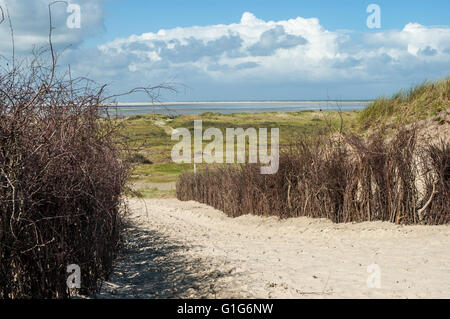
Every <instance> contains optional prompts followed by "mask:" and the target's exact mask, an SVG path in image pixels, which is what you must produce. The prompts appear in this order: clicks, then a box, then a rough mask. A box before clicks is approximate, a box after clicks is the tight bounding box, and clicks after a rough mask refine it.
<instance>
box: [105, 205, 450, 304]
mask: <svg viewBox="0 0 450 319" xmlns="http://www.w3.org/2000/svg"><path fill="white" fill-rule="evenodd" d="M130 207H131V214H130V224H129V227H128V229H127V236H126V237H127V243H126V250H125V252H124V254H123V255H122V256H121V257H120V258H119V259H118V262H117V265H116V270H115V272H114V274H113V276H112V278H111V280H110V282H108V283H105V285H104V287H103V290H102V293H101V295H100V297H103V298H114V297H130V298H201V297H206V298H237V297H244V298H246V297H249V298H450V248H449V247H450V227H449V226H398V225H394V224H390V223H384V222H366V223H360V224H333V223H331V222H330V221H328V220H323V219H310V218H295V219H289V220H281V221H280V220H278V219H277V218H274V217H270V218H263V217H256V216H242V217H239V218H235V219H231V218H228V217H226V216H225V215H224V214H223V213H222V212H220V211H217V210H215V209H213V208H211V207H209V206H206V205H203V204H199V203H197V202H193V201H190V202H181V201H178V200H176V199H151V200H145V201H144V200H130ZM372 264H377V265H378V266H379V269H380V284H381V287H380V288H368V286H367V279H368V276H369V275H370V274H369V273H368V269H367V268H368V266H369V265H372Z"/></svg>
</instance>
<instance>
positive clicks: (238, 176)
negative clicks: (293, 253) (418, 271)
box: [176, 128, 450, 224]
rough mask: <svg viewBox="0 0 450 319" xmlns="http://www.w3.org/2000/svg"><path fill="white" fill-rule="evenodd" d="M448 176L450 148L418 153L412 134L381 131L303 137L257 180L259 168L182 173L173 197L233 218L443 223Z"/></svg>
mask: <svg viewBox="0 0 450 319" xmlns="http://www.w3.org/2000/svg"><path fill="white" fill-rule="evenodd" d="M419 162H420V163H422V165H423V166H424V167H425V170H423V172H422V173H423V174H424V176H425V180H426V186H425V188H426V192H425V196H423V198H420V192H419V191H418V186H417V183H416V182H417V179H418V178H419V177H420V174H421V171H420V170H419ZM449 170H450V146H449V145H448V144H445V143H442V144H440V145H438V146H430V147H427V148H425V149H419V147H417V145H416V129H414V128H412V129H402V130H400V131H399V132H398V133H397V134H396V136H394V138H392V140H391V141H389V142H387V141H386V140H385V139H384V138H383V134H382V133H381V132H378V133H375V134H373V135H372V136H371V137H370V138H369V139H367V140H365V139H363V138H361V137H357V136H340V137H336V136H334V137H315V138H309V139H307V138H305V139H302V140H300V141H298V142H297V143H296V144H294V145H291V147H290V149H289V150H288V151H287V152H285V153H283V154H281V156H280V165H279V170H278V172H277V173H276V174H273V175H261V174H260V172H259V167H258V166H257V165H256V164H247V165H241V166H238V167H236V166H232V167H223V166H219V167H212V168H207V169H205V170H202V171H200V172H198V173H197V174H193V173H184V174H182V175H181V176H180V178H179V180H178V182H177V189H176V194H177V198H178V199H180V200H196V201H199V202H202V203H206V204H208V205H211V206H213V207H215V208H217V209H219V210H222V211H223V212H225V213H226V214H227V215H229V216H231V217H237V216H240V215H244V214H255V215H263V216H270V215H275V216H278V217H280V218H287V217H297V216H309V217H317V218H328V219H331V220H332V221H333V222H362V221H374V220H381V221H390V222H393V223H398V224H418V223H427V224H443V223H448V222H449V221H450V219H449V218H450V209H449V205H448V202H449V198H450V196H449V186H450V182H449V178H450V177H449V176H450V172H449ZM433 185H434V186H433ZM428 199H431V201H429V200H428ZM428 202H429V203H428Z"/></svg>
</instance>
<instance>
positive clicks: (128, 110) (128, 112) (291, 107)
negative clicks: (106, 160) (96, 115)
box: [110, 102, 368, 117]
mask: <svg viewBox="0 0 450 319" xmlns="http://www.w3.org/2000/svg"><path fill="white" fill-rule="evenodd" d="M367 104H368V102H358V103H355V102H353V103H351V104H348V103H347V104H346V103H345V102H343V103H339V105H337V104H336V103H328V104H327V103H326V102H324V103H320V104H319V103H304V102H303V103H298V104H296V103H283V102H280V103H273V104H258V103H252V104H249V103H233V104H225V103H223V104H222V103H211V104H186V105H183V104H168V105H143V106H117V107H111V108H110V112H111V115H117V116H119V117H124V116H135V115H141V114H151V113H160V114H169V115H181V114H201V113H205V112H212V113H222V114H231V113H263V112H298V111H308V110H317V111H318V110H323V111H337V110H339V109H341V110H342V111H353V110H361V109H363V108H365V107H366V106H367ZM116 112H117V113H116Z"/></svg>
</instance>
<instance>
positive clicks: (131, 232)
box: [97, 223, 225, 298]
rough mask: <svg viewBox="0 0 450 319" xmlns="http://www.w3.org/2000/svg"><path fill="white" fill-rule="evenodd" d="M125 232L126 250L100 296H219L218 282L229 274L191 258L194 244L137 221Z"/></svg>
mask: <svg viewBox="0 0 450 319" xmlns="http://www.w3.org/2000/svg"><path fill="white" fill-rule="evenodd" d="M124 233H125V234H124V237H125V238H124V239H125V243H124V249H123V251H122V253H121V255H120V256H119V257H118V258H117V260H116V262H115V267H114V272H113V273H112V275H111V277H110V279H109V281H107V282H104V283H103V285H102V289H101V291H100V293H99V294H98V295H97V298H215V295H216V292H215V285H214V281H215V280H216V279H217V278H220V277H222V276H224V275H225V274H223V273H220V272H218V271H216V270H211V267H208V266H207V265H206V264H205V262H204V261H203V260H201V259H189V260H188V259H187V258H186V257H185V256H184V255H183V252H185V251H186V250H188V249H189V248H190V247H188V246H185V245H182V244H180V243H174V242H173V241H170V240H169V239H168V238H166V237H165V236H164V235H162V234H161V233H158V232H156V231H152V230H145V229H142V228H140V227H139V225H134V224H133V223H128V224H127V226H126V227H125V231H124Z"/></svg>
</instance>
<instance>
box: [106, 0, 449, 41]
mask: <svg viewBox="0 0 450 319" xmlns="http://www.w3.org/2000/svg"><path fill="white" fill-rule="evenodd" d="M371 3H376V4H378V5H380V7H381V9H382V29H401V28H403V27H404V26H405V25H406V24H407V23H409V22H417V23H420V24H423V25H448V24H449V23H450V17H449V12H450V1H448V0H432V1H424V0H378V1H375V0H371V1H359V0H315V1H313V0H309V1H304V0H280V1H273V0H272V1H266V0H227V1H224V0H222V1H220V0H190V1H185V0H177V1H174V0H166V1H149V0H128V1H125V0H109V1H106V2H105V9H106V12H105V25H106V29H107V32H106V33H105V34H104V35H103V37H102V38H103V39H104V40H113V39H114V38H115V37H126V36H129V35H131V34H140V33H143V32H157V31H158V30H159V29H170V28H175V27H189V26H193V25H200V26H206V25H213V24H219V23H223V24H230V23H233V22H236V21H239V20H240V18H241V16H242V13H243V12H246V11H249V12H252V13H253V14H255V15H256V16H257V17H258V18H261V19H263V20H266V21H267V20H286V19H290V18H295V17H297V16H301V17H304V18H309V17H317V18H319V19H320V22H321V24H322V25H323V26H324V27H325V28H327V29H330V30H338V29H351V30H356V31H367V26H366V23H365V22H366V18H367V16H368V14H367V13H366V8H367V6H368V5H369V4H371Z"/></svg>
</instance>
